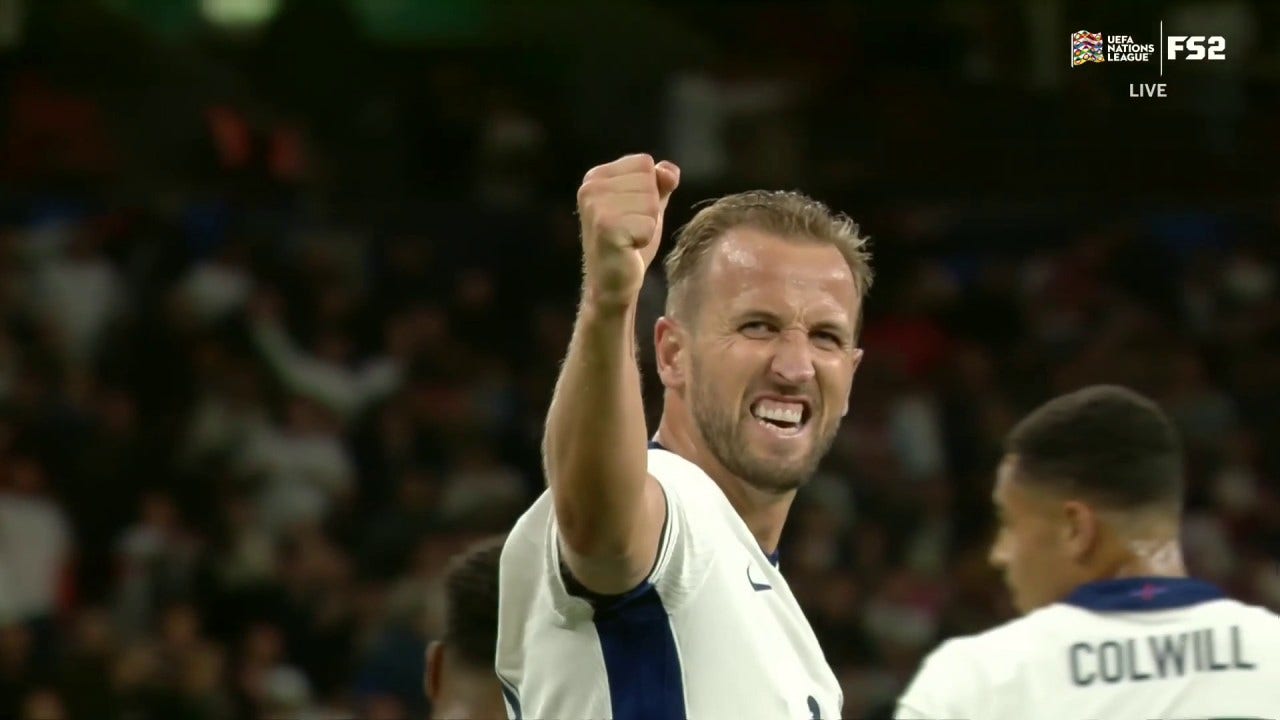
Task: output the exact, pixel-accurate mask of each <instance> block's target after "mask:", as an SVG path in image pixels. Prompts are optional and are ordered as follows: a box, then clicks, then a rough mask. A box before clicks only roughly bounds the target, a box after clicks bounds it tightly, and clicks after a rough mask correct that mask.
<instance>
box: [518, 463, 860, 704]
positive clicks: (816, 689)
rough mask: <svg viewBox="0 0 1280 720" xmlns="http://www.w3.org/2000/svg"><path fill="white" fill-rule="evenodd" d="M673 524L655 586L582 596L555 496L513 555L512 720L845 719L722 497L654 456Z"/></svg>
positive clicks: (818, 660) (779, 586)
mask: <svg viewBox="0 0 1280 720" xmlns="http://www.w3.org/2000/svg"><path fill="white" fill-rule="evenodd" d="M649 473H650V474H651V475H653V476H654V477H655V478H657V480H658V482H659V483H661V485H662V489H663V491H664V492H665V494H666V505H667V514H666V522H665V523H664V527H663V531H662V539H661V542H660V544H659V550H658V556H657V559H656V562H655V563H654V567H653V570H652V572H651V573H650V575H649V577H648V578H647V579H646V581H645V582H644V583H642V584H641V585H640V586H639V587H638V588H636V589H635V590H634V591H632V592H631V593H628V594H627V595H626V596H624V597H622V598H620V599H610V600H607V601H603V602H600V603H599V604H598V605H596V606H593V604H592V603H591V602H589V601H587V600H585V599H583V598H582V597H579V596H578V595H577V594H574V593H571V592H570V591H569V590H568V589H567V588H566V584H565V575H566V574H567V572H568V571H567V570H563V571H562V569H561V563H560V553H559V543H558V540H557V538H558V533H557V530H556V522H555V511H554V504H553V502H552V497H551V494H550V492H549V491H548V492H546V493H543V495H542V497H540V498H539V499H538V500H537V502H535V503H534V504H533V506H532V507H531V508H530V509H529V510H528V512H526V513H525V514H524V516H523V517H521V518H520V520H519V521H518V522H517V523H516V525H515V527H514V528H513V529H512V531H511V533H510V535H509V536H508V538H507V541H506V545H505V547H504V548H503V551H502V561H501V566H500V568H501V569H500V573H499V575H500V577H499V588H500V594H499V598H500V600H499V613H498V616H499V620H498V653H497V661H496V669H497V673H498V677H499V679H500V680H501V681H502V685H503V690H504V694H505V696H506V699H507V705H508V708H507V709H508V714H509V716H510V717H511V718H518V719H520V718H529V719H530V720H533V719H539V718H564V719H565V720H579V719H586V718H594V719H599V718H614V720H684V718H695V719H698V720H702V719H704V718H705V719H706V720H726V719H727V718H735V719H738V718H741V719H743V720H749V719H751V718H768V719H769V720H776V719H779V718H788V719H796V720H811V719H813V718H825V719H827V720H830V719H832V718H839V717H840V708H841V705H842V703H843V697H842V696H841V692H840V686H839V683H838V682H837V681H836V678H835V675H834V674H833V673H832V672H831V669H830V667H829V666H828V665H827V662H826V658H825V657H824V656H823V654H822V649H821V648H820V647H819V646H818V640H817V638H816V637H815V636H814V634H813V630H812V629H811V628H810V627H809V623H808V621H807V620H806V619H805V617H804V614H803V613H802V612H801V610H800V606H799V605H798V604H797V603H796V599H795V597H794V596H792V594H791V590H790V589H789V588H788V587H787V583H786V581H785V580H783V578H782V575H781V574H780V573H779V572H778V569H777V567H776V558H771V557H769V556H767V555H765V553H764V552H763V551H762V550H761V549H760V546H759V544H757V542H756V540H755V537H754V536H752V534H751V532H750V531H749V530H748V529H747V526H746V524H745V523H743V521H742V518H741V517H739V515H738V513H737V512H736V511H735V510H734V509H733V506H732V505H730V504H729V501H728V499H727V498H726V497H725V495H724V493H723V492H722V491H721V490H720V488H719V486H717V485H716V484H715V482H714V481H713V480H712V479H711V478H710V477H708V476H707V474H706V473H704V472H703V471H702V470H701V469H700V468H698V467H697V466H696V465H694V464H693V463H691V462H689V461H687V460H685V459H684V458H682V457H680V456H678V455H676V454H674V453H671V452H668V451H666V450H663V449H661V448H660V447H657V446H656V445H651V446H650V450H649Z"/></svg>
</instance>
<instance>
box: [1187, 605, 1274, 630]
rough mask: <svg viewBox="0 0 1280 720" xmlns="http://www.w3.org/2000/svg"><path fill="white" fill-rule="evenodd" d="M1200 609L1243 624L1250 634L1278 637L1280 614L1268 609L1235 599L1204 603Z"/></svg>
mask: <svg viewBox="0 0 1280 720" xmlns="http://www.w3.org/2000/svg"><path fill="white" fill-rule="evenodd" d="M1202 608H1203V609H1204V611H1206V612H1211V613H1214V614H1217V615H1221V616H1223V617H1224V618H1226V619H1229V620H1231V621H1233V622H1238V623H1241V624H1244V625H1246V626H1248V627H1249V629H1250V631H1251V632H1253V631H1257V632H1262V633H1273V634H1275V635H1277V636H1280V614H1277V613H1276V612H1275V611H1273V610H1271V609H1270V608H1267V607H1263V606H1261V605H1252V604H1250V603H1247V602H1244V601H1242V600H1237V599H1235V598H1222V599H1220V600H1215V601H1213V602H1209V603H1205V604H1204V605H1203V606H1202Z"/></svg>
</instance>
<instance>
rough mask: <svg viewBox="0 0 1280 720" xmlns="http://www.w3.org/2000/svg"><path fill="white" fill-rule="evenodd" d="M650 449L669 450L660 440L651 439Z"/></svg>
mask: <svg viewBox="0 0 1280 720" xmlns="http://www.w3.org/2000/svg"><path fill="white" fill-rule="evenodd" d="M649 449H650V450H667V449H666V448H664V447H662V443H660V442H658V441H657V440H650V441H649ZM667 452H671V451H670V450H667Z"/></svg>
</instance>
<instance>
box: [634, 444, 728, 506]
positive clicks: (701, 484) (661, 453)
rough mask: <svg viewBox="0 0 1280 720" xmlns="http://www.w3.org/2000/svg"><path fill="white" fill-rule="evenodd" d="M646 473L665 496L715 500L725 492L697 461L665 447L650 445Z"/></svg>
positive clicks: (698, 500)
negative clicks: (647, 472) (659, 486)
mask: <svg viewBox="0 0 1280 720" xmlns="http://www.w3.org/2000/svg"><path fill="white" fill-rule="evenodd" d="M648 460H649V475H651V476H653V478H654V479H656V480H657V481H658V484H659V485H661V486H662V490H663V492H664V493H666V494H667V497H668V498H676V499H678V500H679V501H682V502H690V503H715V502H716V501H717V500H723V499H724V492H723V491H722V490H721V489H720V486H719V485H716V483H715V481H714V480H712V479H711V476H710V475H707V472H706V471H705V470H703V469H702V468H701V467H700V466H699V465H698V464H697V463H695V462H693V461H692V460H689V459H688V458H685V457H683V456H681V455H679V454H677V453H674V452H671V451H670V450H667V449H666V448H663V447H659V446H656V445H650V446H649V458H648Z"/></svg>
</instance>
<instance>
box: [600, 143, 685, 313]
mask: <svg viewBox="0 0 1280 720" xmlns="http://www.w3.org/2000/svg"><path fill="white" fill-rule="evenodd" d="M679 183H680V168H678V167H676V166H675V164H673V163H670V162H667V161H665V160H664V161H662V162H659V163H655V162H654V161H653V158H652V157H651V156H649V155H628V156H626V157H624V158H620V159H618V160H614V161H613V162H611V163H608V164H605V165H599V166H596V167H594V168H592V169H591V170H590V171H589V172H588V173H587V175H586V177H584V178H583V179H582V187H581V188H579V189H578V216H579V218H580V219H581V222H582V251H583V256H584V258H585V264H586V279H585V288H584V292H585V294H586V299H587V300H588V301H590V302H592V303H595V304H596V305H597V306H603V307H626V306H628V305H630V304H633V303H635V301H636V298H637V297H638V296H639V294H640V286H641V285H642V284H643V283H644V274H645V271H646V270H647V269H648V268H649V263H651V262H653V258H654V256H655V255H657V253H658V243H659V240H660V239H661V237H662V215H663V213H664V212H665V211H666V209H667V200H668V199H669V198H670V197H671V192H672V191H673V190H675V189H676V185H678V184H679Z"/></svg>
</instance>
